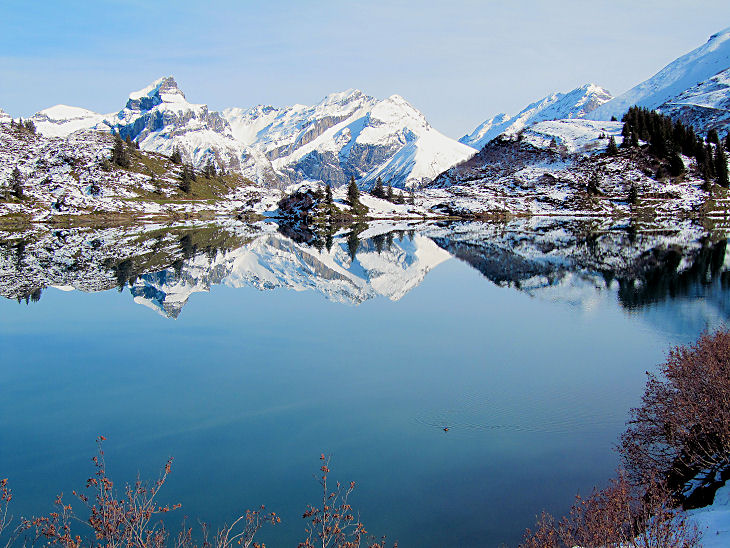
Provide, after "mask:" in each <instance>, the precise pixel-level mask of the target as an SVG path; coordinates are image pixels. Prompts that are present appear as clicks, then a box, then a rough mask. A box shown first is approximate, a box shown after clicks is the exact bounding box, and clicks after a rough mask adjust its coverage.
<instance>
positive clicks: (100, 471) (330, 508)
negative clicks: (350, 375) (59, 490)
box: [0, 436, 397, 548]
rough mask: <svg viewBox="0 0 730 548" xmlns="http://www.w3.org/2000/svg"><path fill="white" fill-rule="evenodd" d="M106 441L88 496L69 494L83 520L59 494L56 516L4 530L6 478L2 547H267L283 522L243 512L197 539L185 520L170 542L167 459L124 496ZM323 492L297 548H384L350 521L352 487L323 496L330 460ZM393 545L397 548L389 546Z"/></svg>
mask: <svg viewBox="0 0 730 548" xmlns="http://www.w3.org/2000/svg"><path fill="white" fill-rule="evenodd" d="M104 441H105V438H104V436H99V438H98V439H97V447H98V453H97V455H96V456H94V457H93V459H92V460H93V462H94V467H95V472H94V475H93V476H92V477H91V478H89V479H88V480H87V482H86V489H87V490H88V491H87V492H86V493H88V494H86V493H78V492H76V491H74V492H73V495H74V496H75V497H76V499H77V501H78V502H80V506H81V507H83V509H84V514H85V517H81V516H79V515H78V514H76V512H75V510H74V508H73V505H72V504H71V503H67V502H65V501H64V500H63V495H59V496H58V497H57V498H56V501H55V507H56V509H55V511H53V512H51V513H50V514H48V515H47V516H41V517H35V518H32V519H21V520H20V522H19V523H18V525H17V526H16V527H15V529H11V528H10V524H11V522H12V516H9V514H8V508H9V505H10V501H11V500H12V492H11V491H10V488H9V487H8V480H7V479H2V480H0V541H2V540H3V539H4V544H3V545H2V548H10V547H11V546H16V545H22V546H23V547H33V546H40V545H57V546H60V547H61V548H82V547H89V548H100V547H103V548H163V547H168V546H169V547H171V548H232V547H233V546H241V547H243V548H265V545H264V544H260V543H259V542H257V541H256V540H255V537H256V535H257V534H258V532H259V531H260V530H261V529H262V528H263V527H264V526H265V525H267V524H271V525H275V524H278V523H280V522H281V519H280V517H279V516H278V515H277V514H276V513H274V512H266V509H265V508H264V507H263V506H261V507H260V508H259V509H258V510H246V512H245V513H244V514H242V515H241V516H240V517H239V518H238V519H236V520H235V521H234V522H233V523H232V524H231V525H224V526H223V527H222V528H221V529H219V530H218V531H217V532H216V533H215V534H213V535H211V534H210V533H209V530H208V527H207V525H206V524H204V523H201V530H200V533H199V535H197V537H196V536H195V535H194V534H193V528H192V527H188V526H187V525H186V523H185V521H183V526H182V528H181V530H180V532H179V533H178V534H177V535H175V536H171V535H170V533H169V531H168V530H167V529H166V528H165V525H164V524H163V522H162V519H161V518H162V516H163V515H164V514H167V513H168V512H171V511H173V510H177V509H178V508H180V507H181V505H180V504H174V505H162V504H160V503H158V501H157V499H158V494H159V492H160V490H161V489H162V486H163V485H164V484H165V481H166V480H167V476H168V475H169V474H170V472H171V470H172V459H169V460H168V461H167V463H165V466H164V468H163V470H162V473H161V474H160V476H159V477H158V478H157V480H155V481H154V482H143V481H141V480H140V479H137V481H136V482H135V483H134V484H132V485H126V486H125V487H124V489H123V491H122V492H119V491H118V490H117V489H115V487H114V483H113V482H112V480H111V479H110V478H109V477H108V475H107V472H106V464H105V460H104V448H103V442H104ZM321 460H322V465H321V468H320V471H321V473H322V475H321V476H320V478H319V483H320V485H321V486H322V491H323V493H322V502H321V506H311V505H310V506H308V507H307V510H306V512H305V513H304V515H303V517H304V519H306V520H307V522H308V524H307V527H306V534H307V537H306V539H305V540H304V542H301V543H299V546H300V547H301V548H315V547H321V548H359V547H360V546H363V547H367V548H384V546H385V544H384V543H385V537H383V538H382V539H375V538H373V537H369V536H368V533H367V531H366V530H365V527H364V525H363V524H362V522H361V521H360V520H359V518H356V517H355V513H354V511H353V509H352V507H351V506H350V504H349V503H348V498H349V496H350V494H351V493H352V491H353V489H354V488H355V483H354V482H352V483H350V484H349V486H348V487H347V488H343V487H342V485H341V484H340V483H339V482H338V483H337V484H336V487H335V489H334V490H333V491H330V490H329V487H328V484H327V477H328V474H329V471H330V470H329V459H325V456H324V455H322V456H321ZM396 547H397V543H396V544H395V545H394V548H396Z"/></svg>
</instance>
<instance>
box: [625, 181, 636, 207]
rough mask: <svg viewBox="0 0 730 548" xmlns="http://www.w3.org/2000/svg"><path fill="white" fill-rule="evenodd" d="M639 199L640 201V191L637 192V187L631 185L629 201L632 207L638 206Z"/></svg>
mask: <svg viewBox="0 0 730 548" xmlns="http://www.w3.org/2000/svg"><path fill="white" fill-rule="evenodd" d="M638 199H639V191H638V190H636V185H631V188H629V197H628V200H627V201H628V202H629V203H630V204H631V205H636V202H637V201H638Z"/></svg>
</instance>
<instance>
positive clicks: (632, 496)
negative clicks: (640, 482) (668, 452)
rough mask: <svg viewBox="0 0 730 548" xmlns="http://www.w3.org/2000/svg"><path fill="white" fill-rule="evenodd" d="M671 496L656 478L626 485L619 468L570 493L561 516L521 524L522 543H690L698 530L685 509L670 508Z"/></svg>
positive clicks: (671, 547) (650, 547)
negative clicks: (601, 482)
mask: <svg viewBox="0 0 730 548" xmlns="http://www.w3.org/2000/svg"><path fill="white" fill-rule="evenodd" d="M674 506H675V500H674V498H673V497H672V495H671V493H670V492H669V491H668V490H667V489H666V487H665V486H664V485H663V483H662V482H652V483H651V485H650V486H649V487H648V488H647V489H646V490H643V489H637V488H636V487H635V486H633V485H631V484H630V483H629V482H628V480H627V478H626V475H625V474H624V473H623V472H619V474H618V475H617V477H616V478H614V479H612V480H611V481H610V482H609V484H608V486H607V487H606V488H604V489H601V490H597V489H595V490H594V491H593V493H592V494H591V496H589V497H588V498H582V497H581V496H580V495H578V496H576V500H575V503H574V504H573V506H572V507H571V509H570V512H569V514H568V515H567V516H565V517H563V518H562V519H561V520H560V521H559V522H557V523H556V522H555V520H554V518H553V517H552V516H551V515H550V514H548V513H545V512H543V514H542V515H541V516H540V517H539V519H538V521H537V524H536V529H535V531H531V530H529V529H528V530H527V531H526V532H525V535H524V540H523V543H522V544H521V546H522V547H524V548H561V547H568V548H570V547H572V546H581V547H583V548H594V547H596V548H598V547H606V548H608V547H619V546H632V547H634V548H693V547H696V546H699V537H700V535H699V531H698V530H697V527H696V526H695V525H694V524H692V523H690V522H688V520H687V518H686V515H685V514H684V513H683V512H681V511H678V510H675V509H674Z"/></svg>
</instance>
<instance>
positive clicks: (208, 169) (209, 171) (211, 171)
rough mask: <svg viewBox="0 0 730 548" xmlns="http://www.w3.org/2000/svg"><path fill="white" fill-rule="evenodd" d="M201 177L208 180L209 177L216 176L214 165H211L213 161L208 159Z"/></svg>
mask: <svg viewBox="0 0 730 548" xmlns="http://www.w3.org/2000/svg"><path fill="white" fill-rule="evenodd" d="M203 175H204V176H205V178H206V179H210V178H211V177H215V176H216V169H215V164H214V163H213V160H211V159H208V163H207V164H206V165H205V167H204V168H203Z"/></svg>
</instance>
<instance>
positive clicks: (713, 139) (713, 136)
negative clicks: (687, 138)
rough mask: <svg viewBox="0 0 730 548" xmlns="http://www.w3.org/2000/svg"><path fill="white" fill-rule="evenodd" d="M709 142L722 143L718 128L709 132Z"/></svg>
mask: <svg viewBox="0 0 730 548" xmlns="http://www.w3.org/2000/svg"><path fill="white" fill-rule="evenodd" d="M707 142H708V143H712V144H713V145H718V144H720V136H719V135H718V134H717V130H716V129H711V130H710V131H708V132H707Z"/></svg>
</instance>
